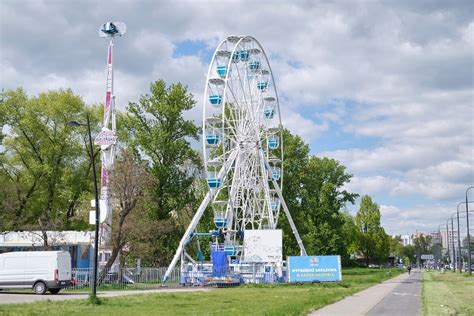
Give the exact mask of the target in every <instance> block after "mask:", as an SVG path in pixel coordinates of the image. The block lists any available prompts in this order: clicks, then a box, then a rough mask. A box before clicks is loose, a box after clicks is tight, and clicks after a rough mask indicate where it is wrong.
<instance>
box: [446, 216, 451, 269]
mask: <svg viewBox="0 0 474 316" xmlns="http://www.w3.org/2000/svg"><path fill="white" fill-rule="evenodd" d="M446 244H447V245H448V260H449V263H451V254H450V253H449V227H448V221H446Z"/></svg>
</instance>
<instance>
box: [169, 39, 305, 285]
mask: <svg viewBox="0 0 474 316" xmlns="http://www.w3.org/2000/svg"><path fill="white" fill-rule="evenodd" d="M231 41H234V44H231V45H232V46H233V49H232V50H230V51H229V52H230V58H229V60H228V62H227V68H226V69H227V73H226V74H225V79H224V80H222V78H221V79H220V80H221V81H222V82H221V84H224V90H223V91H222V100H221V103H222V110H221V120H222V122H221V124H222V129H221V130H220V131H219V132H220V135H221V136H222V141H229V138H225V137H226V136H225V132H226V131H225V127H226V121H225V120H226V118H225V111H226V107H227V106H228V105H227V100H226V99H227V93H228V92H227V89H228V88H229V85H228V80H229V74H230V73H231V71H232V69H233V68H232V64H233V63H234V62H233V61H232V56H234V54H235V53H236V50H237V49H238V48H239V47H240V44H241V43H243V42H244V41H246V42H253V43H254V44H256V45H257V46H258V49H259V50H260V53H261V54H262V56H263V58H262V59H264V61H265V66H266V67H267V68H268V69H267V70H268V73H267V74H266V75H268V76H269V77H270V78H271V81H270V80H269V81H268V82H267V83H271V86H272V89H273V92H274V93H273V94H274V95H273V97H274V99H275V100H274V106H275V110H276V112H278V126H277V129H276V132H275V133H274V134H276V133H278V134H279V146H280V148H279V150H280V157H281V158H280V162H279V163H280V172H281V173H280V178H279V179H274V178H273V177H272V170H273V169H272V166H271V165H270V161H269V158H270V157H269V152H268V150H265V149H266V148H265V147H267V148H268V139H267V143H266V144H263V143H261V142H260V144H255V149H256V150H257V151H258V152H257V155H256V156H255V155H254V157H253V158H255V159H257V160H258V162H259V164H260V165H259V166H258V167H257V168H259V170H260V171H261V172H262V174H261V176H262V179H261V181H262V183H263V184H264V183H266V185H265V184H264V189H265V190H264V191H265V199H266V202H265V203H264V205H266V207H268V211H269V212H268V215H269V219H268V220H269V225H268V226H270V227H268V226H267V227H263V226H262V225H258V226H257V227H255V223H251V229H255V228H256V229H268V228H270V229H275V228H276V225H277V221H278V215H279V211H280V209H283V211H284V213H285V216H286V217H287V219H288V222H289V224H290V226H291V229H292V232H293V234H294V236H295V238H296V241H297V243H298V246H299V248H300V254H301V255H306V250H305V247H304V245H303V242H302V240H301V238H300V236H299V233H298V230H297V229H296V226H295V224H294V222H293V219H292V217H291V214H290V212H289V210H288V207H287V205H286V202H285V200H284V198H283V195H282V191H281V188H282V183H283V139H282V132H283V130H282V125H281V113H280V105H279V99H278V93H277V89H276V85H275V80H274V77H273V72H272V69H271V66H270V63H269V60H268V57H267V55H266V53H265V51H264V50H263V47H262V46H261V45H260V43H259V42H258V41H257V40H256V39H255V38H254V37H251V36H241V37H236V36H230V37H227V38H226V39H225V40H223V41H222V42H221V43H220V44H219V45H218V47H217V49H216V50H215V52H214V54H213V57H212V60H211V63H210V66H209V69H208V75H207V79H206V85H205V90H204V102H203V103H204V104H203V106H204V108H203V117H202V119H203V123H202V124H203V140H202V141H203V155H204V162H205V170H206V176H207V177H208V178H209V176H210V175H211V173H212V174H214V176H215V177H216V179H219V180H222V181H223V182H225V181H227V180H228V179H227V177H228V175H229V172H230V170H231V169H232V168H233V166H240V162H239V161H237V162H236V160H238V159H241V158H239V157H241V156H242V155H241V154H242V153H241V152H239V150H231V151H230V152H226V151H225V145H226V144H224V143H223V144H222V148H224V150H223V152H222V155H221V157H220V158H221V159H220V161H218V162H220V164H221V166H220V168H218V169H214V170H212V171H211V170H209V167H210V165H211V164H212V163H213V161H210V160H209V158H212V157H210V156H209V155H208V151H209V147H208V146H207V145H206V136H207V132H208V129H207V127H208V126H207V125H206V123H207V122H208V119H209V117H208V116H207V113H208V111H207V109H208V107H209V106H210V105H209V90H210V89H209V87H210V86H209V84H210V82H211V81H212V80H214V79H215V80H214V82H217V80H219V79H218V78H216V76H215V75H214V74H213V71H214V70H215V68H216V67H215V65H216V57H217V54H218V52H219V51H220V48H221V47H223V46H224V45H226V44H228V43H229V42H231ZM237 71H238V70H237ZM238 75H240V73H238ZM247 82H248V81H247ZM254 84H256V82H254ZM243 90H245V89H243ZM249 91H251V89H250V88H249ZM230 93H233V92H232V91H231V92H230ZM233 98H234V101H237V102H239V101H238V99H237V98H236V97H235V96H233ZM262 98H263V97H262ZM247 105H248V104H247ZM262 106H264V103H263V105H262ZM262 110H263V108H262ZM249 112H250V111H246V114H247V115H252V114H253V115H256V116H260V118H259V119H262V118H263V111H262V113H249ZM246 119H248V118H246ZM253 119H256V117H255V116H254V117H253ZM244 121H245V120H244ZM244 123H245V122H244ZM253 123H254V127H255V122H253ZM241 124H242V122H241ZM258 127H259V128H260V127H261V126H260V125H259V126H258ZM255 132H256V133H257V134H258V135H260V132H259V131H255ZM265 132H266V133H267V134H266V136H267V137H268V135H270V132H269V131H268V130H267V131H265ZM235 135H238V133H237V132H236V133H235ZM238 136H241V135H238ZM235 145H238V144H235ZM245 148H249V147H245ZM239 153H240V154H239ZM214 158H216V157H214ZM217 160H219V159H217ZM235 179H236V177H233V179H232V180H235ZM269 183H271V184H272V186H273V188H272V189H271V191H272V192H273V194H274V196H275V197H277V198H278V200H279V203H278V210H277V212H276V213H275V214H274V213H273V212H272V209H271V204H270V203H271V201H270V200H269V197H270V192H267V190H270V185H269ZM236 187H237V185H235V183H234V181H233V182H232V183H231V184H230V192H229V193H228V199H229V201H227V203H228V204H227V211H226V213H225V215H226V216H228V211H229V206H230V208H231V209H232V212H233V203H234V201H232V198H233V197H234V196H235V195H234V194H235V192H232V190H233V189H235V188H236ZM218 191H219V188H215V189H212V188H210V189H209V191H208V192H207V194H206V196H205V197H204V199H203V201H202V202H201V205H200V206H199V208H198V210H197V211H196V213H195V215H194V217H193V219H192V220H191V223H190V224H189V226H188V228H187V229H186V232H185V234H184V235H183V237H182V239H181V241H180V243H179V246H178V248H177V250H176V253H175V255H174V257H173V260H172V261H171V263H170V265H169V267H168V269H167V271H166V273H165V275H164V277H163V282H165V281H166V280H167V278H168V276H169V275H170V274H171V271H172V270H173V269H174V267H175V266H176V264H177V262H178V260H179V259H181V268H182V269H183V267H184V258H185V257H188V258H189V255H188V254H187V253H186V251H185V246H186V244H187V243H188V242H189V240H190V238H191V237H192V233H193V232H194V231H195V229H196V227H197V225H198V223H199V220H200V219H201V217H202V215H203V213H204V211H205V210H206V208H207V207H208V205H209V204H211V206H212V205H213V204H214V203H219V202H220V201H219V200H218V199H217V197H218V194H219V193H218ZM222 202H224V203H225V202H226V201H222ZM232 215H233V214H232ZM271 216H273V218H271ZM254 219H255V218H252V220H254ZM230 220H231V221H233V220H234V218H233V217H230ZM232 224H233V223H232V222H231V225H232ZM246 224H247V223H246V222H245V220H243V227H242V228H243V229H244V230H245V226H246ZM260 224H262V219H261V218H260ZM230 232H231V233H234V239H235V235H236V234H235V230H234V231H232V226H231V230H230ZM226 238H229V234H227V235H226Z"/></svg>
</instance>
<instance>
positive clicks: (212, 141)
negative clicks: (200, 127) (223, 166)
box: [206, 133, 220, 146]
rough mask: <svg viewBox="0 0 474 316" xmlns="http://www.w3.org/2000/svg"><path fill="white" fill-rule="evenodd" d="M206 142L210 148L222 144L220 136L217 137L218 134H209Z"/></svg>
mask: <svg viewBox="0 0 474 316" xmlns="http://www.w3.org/2000/svg"><path fill="white" fill-rule="evenodd" d="M206 142H207V144H208V145H210V146H215V145H218V144H219V142H220V138H219V135H217V134H215V133H210V134H207V135H206Z"/></svg>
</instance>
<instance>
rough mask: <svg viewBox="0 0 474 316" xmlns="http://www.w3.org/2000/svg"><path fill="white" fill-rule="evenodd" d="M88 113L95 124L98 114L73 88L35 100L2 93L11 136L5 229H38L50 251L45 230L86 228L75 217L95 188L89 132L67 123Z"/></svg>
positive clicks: (4, 162)
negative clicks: (87, 140)
mask: <svg viewBox="0 0 474 316" xmlns="http://www.w3.org/2000/svg"><path fill="white" fill-rule="evenodd" d="M87 111H90V112H91V115H92V118H93V119H94V120H93V122H95V123H97V117H98V111H94V110H88V109H87V108H86V107H85V104H84V102H83V101H82V99H81V98H80V97H79V96H77V95H74V94H73V93H72V91H70V90H65V91H64V90H60V91H49V92H46V93H40V94H39V95H38V96H36V97H32V98H28V97H27V95H26V93H25V91H24V90H22V89H17V90H12V91H6V92H5V93H4V94H3V102H2V107H1V109H0V117H2V118H3V119H4V124H5V125H6V126H7V129H8V132H7V134H6V136H5V138H4V139H3V146H4V152H3V154H2V155H1V156H0V159H1V161H0V163H1V170H0V173H1V176H0V177H1V178H2V179H3V180H4V181H5V182H4V183H3V185H2V186H3V189H2V191H4V190H7V191H8V192H7V193H5V192H3V194H6V195H8V196H9V201H8V203H3V204H1V206H2V208H3V210H2V212H0V216H1V217H2V218H4V219H6V221H4V225H5V226H4V227H2V229H3V230H14V229H39V230H41V231H43V237H44V238H43V239H44V243H45V246H46V247H48V240H47V235H46V233H45V232H46V231H47V230H60V229H67V228H71V227H74V226H76V227H77V225H79V226H80V227H84V225H87V224H85V223H84V222H83V221H81V220H77V219H78V218H77V217H75V215H76V212H77V210H78V208H79V206H80V205H81V203H82V202H83V201H84V200H85V199H86V197H87V196H88V194H89V190H90V186H91V181H90V180H89V179H91V177H90V172H91V168H90V159H89V155H88V152H87V150H86V147H85V142H86V134H85V131H84V130H80V129H74V128H72V127H70V126H68V125H67V124H66V123H67V122H68V121H73V120H74V121H78V120H83V119H84V117H85V113H86V112H87ZM94 126H96V124H95V125H94ZM0 222H2V221H1V220H0Z"/></svg>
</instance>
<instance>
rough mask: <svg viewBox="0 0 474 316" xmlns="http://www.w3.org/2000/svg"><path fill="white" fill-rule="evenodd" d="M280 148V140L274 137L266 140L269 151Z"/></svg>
mask: <svg viewBox="0 0 474 316" xmlns="http://www.w3.org/2000/svg"><path fill="white" fill-rule="evenodd" d="M278 146H280V139H279V138H278V137H276V136H272V137H269V138H268V148H269V149H277V148H278Z"/></svg>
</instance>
